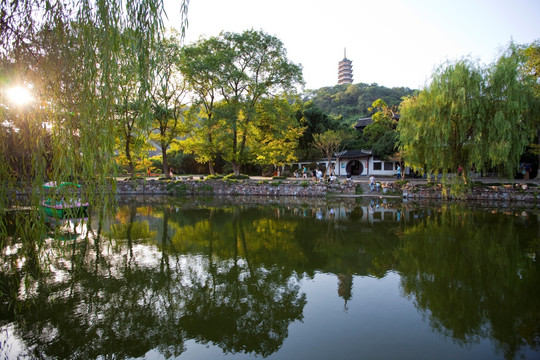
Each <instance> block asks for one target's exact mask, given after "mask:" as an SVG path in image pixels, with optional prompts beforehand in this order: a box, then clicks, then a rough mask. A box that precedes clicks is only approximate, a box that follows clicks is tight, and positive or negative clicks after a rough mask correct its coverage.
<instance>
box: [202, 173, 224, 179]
mask: <svg viewBox="0 0 540 360" xmlns="http://www.w3.org/2000/svg"><path fill="white" fill-rule="evenodd" d="M221 179H223V175H219V174H214V175H208V176H207V177H206V180H221Z"/></svg>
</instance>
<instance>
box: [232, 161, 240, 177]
mask: <svg viewBox="0 0 540 360" xmlns="http://www.w3.org/2000/svg"><path fill="white" fill-rule="evenodd" d="M231 164H232V168H233V172H234V175H240V164H238V163H237V162H236V161H232V162H231Z"/></svg>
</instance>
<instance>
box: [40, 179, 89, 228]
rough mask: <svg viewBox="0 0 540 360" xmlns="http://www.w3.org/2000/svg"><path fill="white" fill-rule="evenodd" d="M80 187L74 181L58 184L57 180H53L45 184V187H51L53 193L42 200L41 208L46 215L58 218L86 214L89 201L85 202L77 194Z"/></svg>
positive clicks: (77, 216)
mask: <svg viewBox="0 0 540 360" xmlns="http://www.w3.org/2000/svg"><path fill="white" fill-rule="evenodd" d="M80 187H81V186H80V185H79V184H75V183H72V182H63V183H60V184H57V183H56V181H52V182H48V183H45V184H43V188H44V189H49V191H51V195H52V196H50V197H48V198H47V199H45V200H43V201H42V202H41V208H42V210H43V211H44V213H45V215H47V216H50V217H53V218H56V219H67V218H79V217H83V216H86V215H87V212H88V203H87V202H86V203H83V202H82V201H81V199H80V198H78V196H77V194H78V189H79V188H80ZM67 195H69V196H67Z"/></svg>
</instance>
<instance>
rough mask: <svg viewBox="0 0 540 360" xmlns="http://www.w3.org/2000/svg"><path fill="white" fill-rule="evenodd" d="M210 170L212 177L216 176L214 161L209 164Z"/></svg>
mask: <svg viewBox="0 0 540 360" xmlns="http://www.w3.org/2000/svg"><path fill="white" fill-rule="evenodd" d="M208 170H209V171H210V175H215V174H216V171H215V170H214V163H213V162H212V160H210V161H209V162H208Z"/></svg>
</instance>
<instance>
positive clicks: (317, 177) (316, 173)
mask: <svg viewBox="0 0 540 360" xmlns="http://www.w3.org/2000/svg"><path fill="white" fill-rule="evenodd" d="M294 177H295V178H298V177H300V174H299V173H298V170H295V171H294ZM311 177H312V178H313V181H318V182H321V181H323V173H322V171H321V169H313V170H311ZM302 178H303V179H307V178H308V169H307V168H306V167H305V166H304V167H303V168H302ZM336 179H337V177H336V175H335V174H334V172H332V173H331V174H330V176H329V177H328V178H327V181H328V182H334V181H336Z"/></svg>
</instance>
